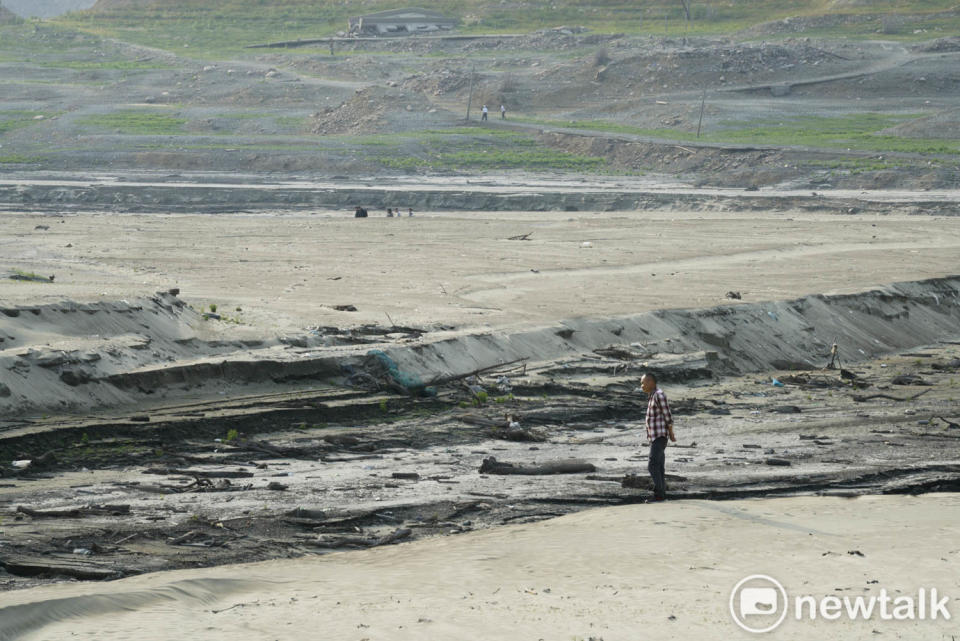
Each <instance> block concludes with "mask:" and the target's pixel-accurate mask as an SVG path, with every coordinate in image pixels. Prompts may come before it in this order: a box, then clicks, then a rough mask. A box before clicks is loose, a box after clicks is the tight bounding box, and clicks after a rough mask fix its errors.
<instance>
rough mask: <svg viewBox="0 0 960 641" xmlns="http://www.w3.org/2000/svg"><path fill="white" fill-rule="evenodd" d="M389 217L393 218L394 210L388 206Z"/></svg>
mask: <svg viewBox="0 0 960 641" xmlns="http://www.w3.org/2000/svg"><path fill="white" fill-rule="evenodd" d="M387 218H393V210H392V209H390V208H389V207H387Z"/></svg>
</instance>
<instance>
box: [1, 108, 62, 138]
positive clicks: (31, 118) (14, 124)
mask: <svg viewBox="0 0 960 641" xmlns="http://www.w3.org/2000/svg"><path fill="white" fill-rule="evenodd" d="M51 115H52V114H50V113H44V112H38V111H24V110H8V111H0V135H3V134H5V133H7V132H8V131H13V130H14V129H23V128H24V127H29V126H30V125H35V124H38V123H41V122H44V121H45V120H46V119H47V118H49V117H50V116H51ZM37 116H43V118H42V119H37Z"/></svg>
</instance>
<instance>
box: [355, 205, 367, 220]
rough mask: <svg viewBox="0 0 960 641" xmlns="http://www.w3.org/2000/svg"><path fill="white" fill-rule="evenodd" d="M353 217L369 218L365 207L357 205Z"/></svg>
mask: <svg viewBox="0 0 960 641" xmlns="http://www.w3.org/2000/svg"><path fill="white" fill-rule="evenodd" d="M353 217H354V218H366V217H367V210H366V209H364V208H363V207H361V206H360V205H357V206H356V207H355V208H354V210H353Z"/></svg>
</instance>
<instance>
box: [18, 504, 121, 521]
mask: <svg viewBox="0 0 960 641" xmlns="http://www.w3.org/2000/svg"><path fill="white" fill-rule="evenodd" d="M17 512H19V513H20V514H26V515H27V516H30V517H33V518H62V519H63V518H65V519H72V518H79V517H83V516H94V515H109V516H120V515H122V514H129V513H130V506H129V505H84V506H83V507H77V508H70V509H66V510H32V509H30V508H28V507H23V506H22V505H20V506H17Z"/></svg>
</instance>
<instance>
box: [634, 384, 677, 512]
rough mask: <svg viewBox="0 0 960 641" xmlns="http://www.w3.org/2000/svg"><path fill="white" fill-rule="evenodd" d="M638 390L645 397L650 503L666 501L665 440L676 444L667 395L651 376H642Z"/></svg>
mask: <svg viewBox="0 0 960 641" xmlns="http://www.w3.org/2000/svg"><path fill="white" fill-rule="evenodd" d="M640 389H642V390H643V393H644V394H646V395H647V399H648V400H647V420H646V423H647V438H649V439H650V462H649V463H648V465H647V469H648V470H649V471H650V477H651V478H652V479H653V499H652V501H654V502H656V501H663V500H666V498H667V497H666V492H667V482H666V472H665V470H664V464H665V462H666V455H665V453H664V450H666V448H667V438H668V437H669V438H670V440H671V441H673V442H676V441H677V438H676V437H675V436H674V435H673V416H672V415H671V414H670V406H669V405H668V404H667V395H666V394H664V393H663V390H662V389H660V388H659V387H657V377H656V376H654V375H653V374H649V373H648V374H644V375H643V377H642V378H641V379H640Z"/></svg>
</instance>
